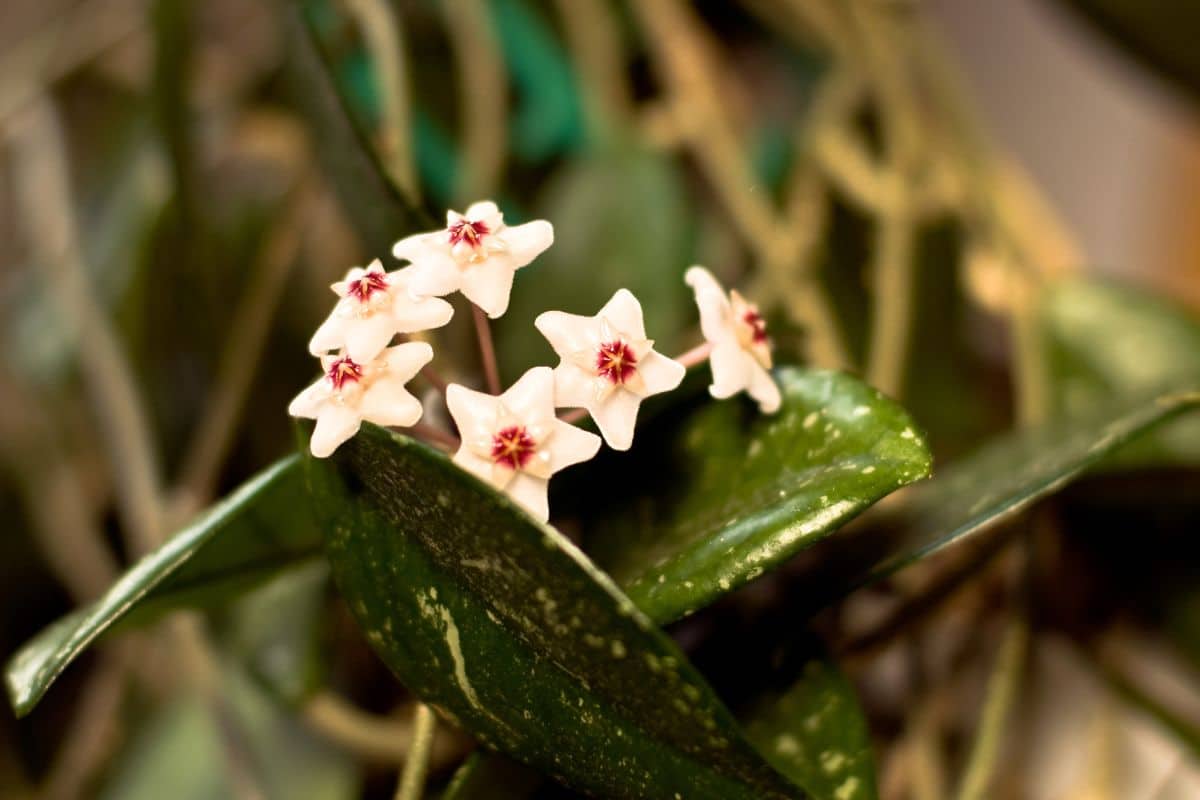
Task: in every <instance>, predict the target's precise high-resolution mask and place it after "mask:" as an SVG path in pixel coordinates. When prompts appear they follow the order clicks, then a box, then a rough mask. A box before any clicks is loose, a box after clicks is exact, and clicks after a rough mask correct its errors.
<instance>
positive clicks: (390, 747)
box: [301, 691, 464, 769]
mask: <svg viewBox="0 0 1200 800" xmlns="http://www.w3.org/2000/svg"><path fill="white" fill-rule="evenodd" d="M301 716H302V718H303V720H304V723H305V724H306V725H307V726H308V727H309V728H310V729H311V730H313V731H315V732H316V733H318V734H320V735H321V736H323V737H324V738H326V739H328V740H329V741H330V742H332V743H334V744H336V745H338V746H339V747H342V748H345V749H346V750H348V751H350V752H353V753H356V754H357V755H358V756H360V757H361V758H364V759H366V760H368V761H373V762H378V763H387V764H402V763H404V762H405V760H406V759H407V758H408V754H409V751H410V749H411V748H412V747H413V726H412V724H411V723H410V722H409V721H407V720H404V721H402V720H396V719H392V718H390V717H380V716H376V715H374V714H368V713H366V712H364V711H361V710H359V709H358V708H355V707H354V706H352V705H350V704H349V703H347V702H346V701H345V700H343V699H342V698H341V697H339V696H338V695H336V694H334V693H333V692H330V691H323V692H319V693H317V694H316V695H314V696H313V698H312V699H311V700H309V701H308V703H307V704H306V705H305V706H304V708H303V709H302V710H301ZM463 750H464V742H462V741H460V740H459V739H457V738H455V737H453V736H451V735H450V731H448V730H447V729H445V728H439V729H438V734H437V735H435V736H434V741H433V747H432V751H431V754H430V756H429V762H430V767H431V768H432V769H440V768H442V767H444V766H446V765H448V764H450V763H453V762H454V761H455V760H456V759H458V758H459V757H461V755H462V753H463Z"/></svg>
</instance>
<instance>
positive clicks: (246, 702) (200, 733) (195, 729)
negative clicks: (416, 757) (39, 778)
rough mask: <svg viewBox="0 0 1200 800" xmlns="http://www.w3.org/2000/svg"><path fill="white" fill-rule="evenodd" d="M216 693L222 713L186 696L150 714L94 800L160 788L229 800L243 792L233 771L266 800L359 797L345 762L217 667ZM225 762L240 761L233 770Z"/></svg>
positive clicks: (184, 798)
mask: <svg viewBox="0 0 1200 800" xmlns="http://www.w3.org/2000/svg"><path fill="white" fill-rule="evenodd" d="M220 692H221V697H222V702H223V704H224V705H225V708H222V709H217V708H216V707H215V705H214V703H213V701H212V700H211V699H209V698H205V697H203V696H201V695H197V694H190V693H189V694H183V695H181V696H179V697H177V698H176V699H175V700H173V701H172V702H170V703H169V704H167V705H165V706H163V707H161V708H159V709H158V710H157V711H155V712H154V714H153V715H152V716H151V717H150V718H149V720H147V722H146V723H145V725H144V726H143V727H142V728H141V730H140V731H139V732H138V734H137V736H136V737H135V739H134V741H133V743H132V745H131V746H130V747H129V749H128V750H127V751H126V752H125V753H124V754H123V755H122V757H121V758H120V760H119V761H118V762H117V763H116V765H115V767H114V769H113V771H112V773H111V774H110V775H109V777H108V779H107V781H106V782H105V785H104V786H103V787H102V789H101V791H100V793H99V797H100V798H101V800H159V798H161V797H163V794H164V791H165V787H170V794H171V796H172V797H174V798H177V799H178V800H211V798H219V797H236V796H239V795H242V794H245V791H244V789H245V788H246V786H245V785H238V782H237V779H235V778H234V777H233V776H234V773H235V772H236V771H240V772H242V773H244V774H243V775H242V777H241V780H242V781H243V783H244V784H249V785H253V786H254V787H255V788H256V789H257V790H259V791H261V792H262V793H263V796H265V797H280V798H283V797H286V798H289V800H350V798H354V797H358V796H359V787H358V784H359V777H358V774H357V773H358V770H357V769H356V767H355V766H354V763H353V761H352V760H351V758H350V757H349V756H347V755H346V754H344V753H341V752H338V751H337V750H335V749H334V748H332V747H331V746H330V745H328V744H326V743H324V742H322V741H321V740H319V739H317V738H316V737H314V736H313V735H312V734H310V733H307V732H306V731H304V730H303V729H301V728H300V727H299V726H298V725H297V724H296V722H295V720H294V719H292V718H290V717H289V716H288V714H287V712H286V711H285V710H283V709H281V708H280V707H279V706H278V705H276V704H274V703H273V702H272V701H271V699H270V698H269V697H268V696H266V695H264V694H263V693H262V692H260V691H259V690H258V689H257V687H256V686H255V685H254V684H253V683H251V682H250V681H249V680H248V679H247V678H246V676H245V675H242V674H240V673H239V672H238V671H237V670H236V669H235V668H232V667H229V666H226V667H224V668H223V670H222V672H221V686H220ZM222 715H223V716H224V718H223V719H222V718H221V717H222ZM231 748H240V750H234V749H231ZM231 759H237V760H238V761H239V763H238V765H237V768H236V770H235V769H234V768H231V766H230V761H231Z"/></svg>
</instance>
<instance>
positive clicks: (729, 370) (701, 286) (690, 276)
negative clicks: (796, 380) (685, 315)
mask: <svg viewBox="0 0 1200 800" xmlns="http://www.w3.org/2000/svg"><path fill="white" fill-rule="evenodd" d="M683 279H684V281H685V282H686V283H687V284H688V286H691V287H692V290H693V291H694V292H695V293H696V305H697V306H699V308H700V330H701V332H702V333H703V334H704V338H705V340H707V341H708V342H709V344H711V345H712V352H711V353H710V354H709V356H708V363H709V365H710V366H711V367H712V374H713V382H712V385H711V386H709V387H708V391H709V393H710V394H712V396H713V397H716V398H717V399H724V398H726V397H732V396H733V395H735V394H737V393H738V392H740V391H743V390H744V391H746V392H748V393H749V394H750V396H751V397H753V398H754V399H755V400H757V401H758V407H759V408H760V409H761V410H762V412H763V413H764V414H772V413H774V412H776V411H778V410H779V405H780V403H781V402H782V399H781V397H780V394H779V387H778V386H777V385H776V384H775V380H774V379H773V378H772V377H771V373H770V371H769V370H770V369H771V342H770V340H769V339H768V338H767V323H766V322H764V321H763V318H762V315H761V314H759V313H758V306H756V305H754V304H753V303H748V302H746V300H745V299H744V298H743V297H742V296H741V295H740V294H738V292H737V290H736V289H735V290H734V291H732V292H730V293H729V294H728V295H726V294H725V290H724V289H722V288H721V284H719V283H717V279H716V278H714V277H713V275H712V273H711V272H709V271H708V270H706V269H705V268H704V267H692V268H691V269H689V270H688V271H687V272H686V273H684V276H683Z"/></svg>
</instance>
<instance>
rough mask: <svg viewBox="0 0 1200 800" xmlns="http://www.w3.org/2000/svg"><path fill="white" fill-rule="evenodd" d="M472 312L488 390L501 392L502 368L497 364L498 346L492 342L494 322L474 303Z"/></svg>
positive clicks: (491, 392)
mask: <svg viewBox="0 0 1200 800" xmlns="http://www.w3.org/2000/svg"><path fill="white" fill-rule="evenodd" d="M471 314H472V317H473V318H474V320H475V336H476V338H478V339H479V358H480V360H481V361H482V362H483V374H484V375H485V376H486V378H487V386H488V392H489V393H490V394H496V395H498V394H500V388H501V386H500V368H499V366H498V365H497V364H496V346H495V345H494V344H493V343H492V324H491V322H489V321H488V318H487V314H485V313H484V311H483V309H482V308H480V307H479V306H477V305H475V304H474V303H472V304H471Z"/></svg>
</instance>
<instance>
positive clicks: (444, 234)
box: [288, 202, 780, 522]
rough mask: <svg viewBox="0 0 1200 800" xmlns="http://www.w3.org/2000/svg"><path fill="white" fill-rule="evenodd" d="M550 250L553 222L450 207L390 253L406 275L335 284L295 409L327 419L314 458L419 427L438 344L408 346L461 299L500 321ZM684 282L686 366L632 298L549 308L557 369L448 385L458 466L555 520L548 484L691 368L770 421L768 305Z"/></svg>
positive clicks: (775, 402)
mask: <svg viewBox="0 0 1200 800" xmlns="http://www.w3.org/2000/svg"><path fill="white" fill-rule="evenodd" d="M553 242H554V229H553V227H552V226H551V225H550V223H549V222H546V221H545V220H537V221H534V222H529V223H526V224H524V225H514V226H511V227H510V226H506V225H505V224H504V216H503V214H501V213H500V210H499V209H498V208H497V207H496V204H495V203H492V202H482V203H475V204H474V205H472V206H470V207H469V208H468V209H467V211H466V213H465V214H458V213H456V212H454V211H451V212H449V213H448V214H447V219H446V227H445V228H444V229H442V230H438V231H432V232H429V233H420V234H416V235H414V236H409V237H407V238H405V239H401V240H400V241H398V242H396V244H395V245H394V246H393V248H392V255H393V256H394V257H395V258H396V259H398V260H400V261H406V262H408V266H405V267H404V268H402V269H399V270H395V271H392V272H387V271H385V270H384V268H383V266H382V264H381V263H380V262H379V260H378V259H377V260H375V261H373V262H371V264H370V265H369V266H368V267H366V268H365V269H363V268H358V267H356V268H354V269H352V270H350V272H348V273H347V274H346V277H345V278H344V279H343V280H341V281H339V282H337V283H335V284H333V286H332V289H333V292H334V294H336V295H337V296H338V301H337V303H336V305H335V306H334V309H333V311H332V313H331V314H330V315H329V317H328V319H326V320H325V322H323V323H322V324H321V326H320V327H319V328H318V329H317V332H316V333H315V334H314V335H313V338H312V341H311V342H310V343H309V349H310V351H311V352H312V354H313V355H315V356H317V357H319V358H320V360H321V368H322V372H323V375H322V377H321V378H320V380H318V381H317V382H316V383H314V384H313V385H311V386H309V387H308V388H307V389H305V390H304V391H302V392H301V393H300V394H299V395H298V396H297V397H296V398H295V399H294V400H293V401H292V403H291V405H290V406H289V408H288V412H289V413H290V414H292V415H293V416H297V417H306V418H309V419H315V420H316V425H315V427H314V429H313V434H312V440H311V443H310V449H311V450H312V453H313V455H314V456H316V457H318V458H324V457H326V456H328V455H330V454H331V453H333V451H334V450H336V449H337V447H338V446H339V445H341V444H342V443H343V442H345V441H346V440H347V439H349V438H350V437H352V436H354V434H355V433H357V432H358V429H359V427H360V426H361V425H362V423H363V421H364V420H365V421H368V422H373V423H375V424H377V425H385V426H392V427H405V428H411V427H413V426H417V425H418V423H419V420H420V418H421V414H422V407H421V404H420V403H419V402H418V401H417V399H416V398H415V397H414V396H413V395H412V394H411V393H410V392H409V391H408V389H407V384H408V382H409V381H411V380H412V379H413V378H415V377H416V376H417V374H418V373H421V372H422V371H425V370H428V369H429V367H428V365H429V364H430V362H431V361H432V360H433V348H432V347H430V345H429V344H427V343H425V342H415V341H407V340H406V339H407V335H408V334H413V333H418V332H421V331H426V330H431V329H433V328H439V327H441V326H443V325H445V324H447V323H448V322H449V321H450V319H451V317H452V316H453V314H454V311H453V308H452V307H451V306H450V304H449V303H447V302H446V301H445V300H443V299H441V298H442V297H444V296H446V295H449V294H452V293H453V292H462V294H463V296H464V297H466V299H467V300H469V301H470V302H471V303H473V304H474V305H475V306H477V307H478V308H479V309H480V310H482V311H483V312H484V313H485V314H486V315H487V316H488V317H491V318H496V317H500V316H502V315H503V314H504V312H505V311H506V310H507V309H508V301H509V296H510V294H511V292H512V285H513V279H514V276H515V274H516V271H517V270H518V269H521V268H522V267H525V266H527V265H528V264H530V263H531V262H532V261H533V260H534V259H535V258H537V256H538V255H540V254H541V253H542V252H543V251H545V250H546V249H547V248H548V247H549V246H550V245H551V244H553ZM684 279H685V281H686V282H687V284H688V285H689V286H691V287H692V289H693V291H694V292H695V297H696V304H697V306H698V307H699V310H700V328H701V332H702V333H703V335H704V339H705V343H704V344H703V345H701V346H700V347H698V348H696V349H694V350H692V351H689V353H687V354H685V355H683V356H680V357H679V358H678V359H672V358H669V357H667V356H665V355H663V354H662V353H659V352H658V351H657V350H655V349H654V342H653V340H651V339H648V338H647V337H646V327H645V322H644V320H643V316H642V306H641V303H639V302H638V300H637V298H636V297H634V296H633V294H632V293H631V292H629V291H628V290H626V289H621V290H619V291H618V292H617V293H616V294H614V295H613V296H612V298H611V299H610V300H609V301H608V302H607V303H605V304H604V306H603V307H602V308H601V309H600V310H599V311H597V312H596V314H595V315H593V316H590V317H587V316H579V315H576V314H567V313H564V312H562V311H547V312H545V313H543V314H541V315H540V316H539V317H538V318H537V319H536V320H535V322H534V324H535V326H536V327H537V329H538V331H540V332H541V334H542V335H543V336H545V337H546V339H547V341H548V342H549V343H550V346H551V347H553V348H554V351H555V353H557V354H558V357H559V363H558V366H556V367H554V368H553V369H551V368H550V367H535V368H533V369H531V370H529V371H527V372H526V373H525V374H524V375H522V376H521V378H520V379H519V380H517V382H516V383H514V384H513V385H512V386H511V387H509V388H508V389H507V390H505V391H504V392H502V393H499V394H487V393H484V392H479V391H475V390H472V389H468V388H467V387H465V386H461V385H458V384H449V385H448V386H446V389H445V402H446V407H447V409H448V410H449V412H450V417H451V418H452V419H453V420H454V424H455V426H456V427H457V429H458V435H459V437H460V438H459V439H458V440H457V452H455V454H454V462H455V463H456V464H458V465H459V466H460V467H461V468H463V469H464V470H466V471H468V472H470V473H472V474H473V475H475V476H477V477H478V478H480V479H481V480H483V481H485V482H487V483H489V484H491V485H492V486H495V487H496V488H498V489H501V490H503V491H505V492H507V493H508V494H509V495H510V496H511V497H512V498H513V499H514V500H515V501H516V502H517V503H519V504H520V505H521V506H523V507H524V508H525V509H526V510H527V511H528V512H529V513H530V514H531V515H533V516H534V517H536V518H537V519H539V520H541V521H543V522H544V521H546V520H547V519H548V518H549V515H550V513H549V508H548V504H547V487H548V482H549V479H550V477H551V476H552V475H553V474H554V473H556V472H558V471H559V470H561V469H564V468H565V467H569V466H571V465H572V464H578V463H580V462H581V461H587V460H588V459H590V458H592V457H593V456H595V455H596V453H597V452H599V450H600V443H601V436H602V437H603V440H604V442H605V443H607V444H608V446H609V447H611V448H613V449H615V450H627V449H629V447H630V446H631V445H632V444H633V435H634V428H635V426H636V423H637V413H638V408H639V406H640V405H641V402H642V401H643V400H644V399H646V398H647V397H650V396H651V395H655V394H660V393H662V392H668V391H670V390H672V389H674V388H675V387H677V386H678V385H679V384H680V382H681V381H682V380H683V376H684V373H685V372H686V369H687V366H689V365H690V364H693V363H698V362H699V361H701V360H704V359H706V358H707V360H708V361H709V365H710V367H711V369H712V376H713V380H712V385H711V386H710V387H709V391H710V393H711V394H712V396H713V397H716V398H727V397H731V396H733V395H734V394H737V393H738V392H741V391H745V392H747V393H748V394H749V395H750V396H751V397H752V398H754V399H755V400H756V401H757V402H758V404H759V407H760V409H761V410H762V411H763V412H764V413H771V412H774V411H775V410H777V409H778V408H779V405H780V393H779V388H778V387H777V386H776V385H775V382H774V380H773V379H772V377H771V373H770V371H769V370H770V367H771V347H770V341H769V340H768V339H767V335H766V325H765V323H764V321H763V318H762V316H761V315H760V314H759V312H758V309H757V307H756V306H754V305H753V304H751V303H748V302H747V301H746V300H745V299H744V298H743V297H742V296H741V295H740V294H738V293H737V292H736V291H733V292H730V293H726V292H725V290H724V289H723V288H721V286H720V284H719V283H718V282H717V280H716V278H714V277H713V276H712V274H711V273H709V272H708V271H707V270H706V269H704V268H703V267H692V268H691V269H689V270H688V271H687V273H686V274H685V276H684ZM476 314H477V321H479V322H480V324H483V325H485V326H486V319H484V318H483V316H482V315H479V314H478V312H476ZM396 339H399V341H398V342H397V343H393V341H394V340H396ZM481 340H482V341H489V338H488V337H481ZM483 355H484V358H485V360H488V359H493V360H494V357H495V356H494V353H491V352H484V354H483ZM433 383H434V384H435V385H442V382H441V381H440V380H437V379H434V380H433ZM560 408H573V409H581V410H582V411H583V412H585V413H586V414H587V415H590V416H591V418H592V420H593V421H594V422H595V425H596V428H597V429H598V430H599V431H600V434H601V436H596V435H595V434H593V433H589V432H588V431H585V430H583V429H581V428H579V427H576V426H575V425H574V424H572V423H571V422H570V420H571V419H572V418H573V417H574V416H575V415H574V414H570V413H568V414H564V415H562V416H561V417H560V416H559V415H558V414H557V412H556V409H560ZM424 432H428V431H420V430H417V431H414V433H417V434H421V433H424ZM442 435H443V436H445V437H446V438H448V439H451V440H453V437H451V436H450V435H449V434H442Z"/></svg>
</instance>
